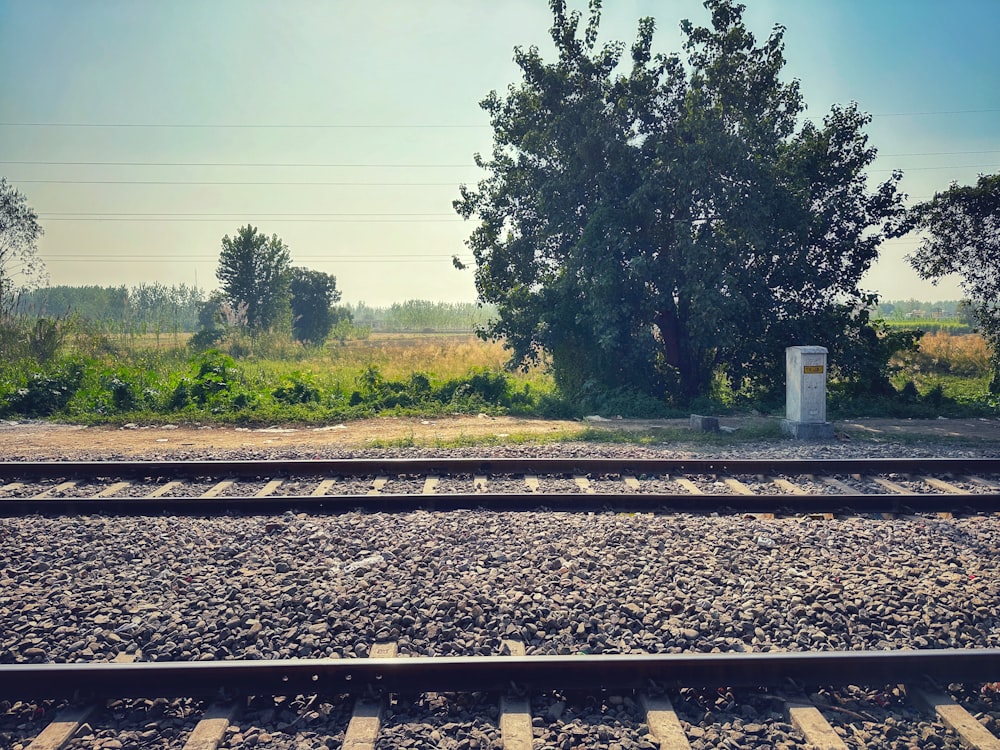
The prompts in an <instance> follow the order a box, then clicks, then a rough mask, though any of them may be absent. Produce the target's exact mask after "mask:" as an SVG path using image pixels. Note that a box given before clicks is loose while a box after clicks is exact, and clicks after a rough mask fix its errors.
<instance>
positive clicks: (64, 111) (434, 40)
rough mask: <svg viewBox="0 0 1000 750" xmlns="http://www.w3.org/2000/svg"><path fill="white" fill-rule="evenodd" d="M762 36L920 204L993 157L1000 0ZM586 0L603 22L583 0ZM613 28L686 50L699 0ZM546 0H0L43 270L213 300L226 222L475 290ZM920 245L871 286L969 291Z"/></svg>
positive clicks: (999, 119) (894, 11)
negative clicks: (495, 125) (491, 109)
mask: <svg viewBox="0 0 1000 750" xmlns="http://www.w3.org/2000/svg"><path fill="white" fill-rule="evenodd" d="M746 4H747V6H748V8H747V11H746V14H745V19H746V21H747V24H748V26H749V28H750V29H751V31H753V33H754V34H755V35H756V36H757V39H758V41H759V42H760V41H763V40H764V39H766V37H767V35H768V34H769V33H770V31H771V29H772V27H773V26H774V25H775V24H777V23H780V24H782V25H783V26H785V27H786V33H785V43H786V50H785V55H786V58H787V65H786V68H785V78H786V79H787V80H791V79H793V78H795V79H798V80H799V81H800V84H801V88H802V93H803V96H804V100H805V102H806V104H807V105H808V109H807V111H806V116H807V117H808V118H810V119H812V120H814V121H817V122H819V121H821V120H822V118H823V116H824V114H826V113H827V112H828V111H829V109H830V107H831V106H832V105H834V104H847V103H849V102H852V101H854V102H857V103H858V105H859V107H860V108H861V110H862V111H865V112H868V113H870V114H871V115H872V122H871V124H870V126H869V127H868V130H867V132H868V134H869V137H870V142H871V144H872V145H874V146H875V147H876V148H877V149H878V150H879V158H878V160H877V161H876V163H875V164H874V165H873V167H872V169H871V172H870V177H871V179H872V181H873V182H878V181H881V180H884V179H886V178H887V177H888V176H889V174H890V172H891V170H893V169H901V170H903V172H904V179H903V182H902V189H903V190H904V191H905V192H906V193H907V194H909V196H911V201H919V200H925V199H927V198H930V197H932V196H933V194H934V193H935V192H937V191H940V190H945V189H947V188H948V186H949V185H950V184H951V183H952V182H953V181H954V182H958V183H959V184H971V183H973V182H975V180H976V178H977V176H978V175H979V174H981V173H985V174H991V173H995V172H997V171H1000V84H998V83H997V73H998V71H1000V45H998V44H996V30H997V28H1000V2H997V0H951V1H950V2H942V0H746ZM569 6H570V8H577V9H580V10H582V11H584V12H585V11H586V6H585V2H583V0H569ZM604 6H605V7H604V12H603V15H602V24H601V39H602V40H603V41H610V40H621V41H624V42H626V44H631V42H632V41H633V40H634V39H635V30H636V23H637V21H638V19H639V18H641V17H644V16H652V17H654V18H655V19H656V22H657V33H656V36H655V37H654V47H655V49H656V50H657V51H662V52H680V51H681V44H682V36H681V34H680V32H679V29H678V23H679V21H680V20H681V19H682V18H688V19H690V20H691V21H692V22H694V23H695V24H697V25H708V24H709V20H710V19H709V15H708V12H707V11H706V10H705V9H704V7H703V6H702V5H701V3H700V2H698V1H697V0H657V1H654V0H605V2H604ZM550 26H551V14H550V12H549V9H548V3H547V1H546V0H503V1H502V2H492V1H489V0H421V2H415V0H282V2H278V1H277V0H274V1H273V2H262V1H260V0H211V1H209V2H205V1H204V0H172V1H171V2H169V3H166V2H156V1H155V0H89V1H88V2H78V1H77V0H0V176H4V177H6V178H7V179H8V181H9V182H11V183H12V184H13V185H14V186H15V187H16V188H17V189H19V190H20V191H21V192H22V193H23V194H24V195H25V196H26V197H27V200H28V203H29V205H31V206H32V207H33V208H34V209H35V210H36V211H37V212H38V214H39V219H40V221H41V224H42V226H43V227H44V230H45V234H44V236H43V237H42V239H41V240H40V242H39V245H38V249H39V253H40V255H41V257H42V259H43V260H44V261H45V264H46V267H47V269H48V273H49V278H50V283H52V284H70V285H86V284H98V285H119V284H125V285H134V284H139V283H152V282H159V283H162V284H166V285H173V284H188V285H197V286H199V287H202V288H204V289H213V288H215V287H216V286H217V283H218V282H217V280H216V277H215V271H216V268H217V266H218V257H219V250H220V247H221V240H222V237H223V236H224V235H233V234H235V233H236V231H237V230H238V229H239V227H240V226H243V225H244V224H247V223H251V224H253V225H254V226H256V227H258V229H259V230H260V231H262V232H264V233H265V234H267V235H271V234H277V235H278V236H279V237H280V238H281V239H282V240H283V241H284V242H285V243H286V244H287V245H288V247H289V249H290V252H291V257H292V262H293V264H294V265H299V266H306V267H308V268H312V269H315V270H319V271H324V272H326V273H331V274H333V275H335V276H336V277H337V285H338V288H339V289H340V290H341V291H342V292H343V300H344V301H346V302H353V303H357V302H365V303H366V304H369V305H375V306H385V305H389V304H391V303H393V302H397V301H403V300H407V299H429V300H438V301H445V302H467V301H473V300H474V299H475V297H476V291H475V285H474V282H473V276H472V271H471V270H465V271H458V270H456V269H455V268H453V266H452V263H451V258H452V256H453V255H458V256H460V257H462V258H464V259H466V260H471V252H470V251H469V250H468V249H467V248H466V247H465V244H464V242H465V239H466V238H467V237H468V236H469V234H470V232H471V230H472V228H473V225H472V224H471V223H470V222H464V221H463V220H462V219H461V218H459V217H458V216H457V215H456V214H455V213H454V211H453V209H452V201H453V200H454V199H455V198H456V197H458V185H459V184H461V183H470V184H472V183H475V182H476V180H477V179H478V178H479V177H480V176H481V174H480V172H479V170H478V169H477V168H476V167H475V166H474V163H473V154H475V153H476V152H480V153H484V154H488V153H489V152H490V149H491V135H492V133H491V130H490V128H489V125H488V120H487V117H486V114H485V113H484V112H483V111H482V110H481V109H480V108H479V106H478V103H479V102H480V101H481V100H482V98H483V97H484V96H486V95H487V94H488V93H489V92H490V91H491V90H498V91H503V90H505V89H506V88H507V87H508V85H510V84H513V83H517V82H519V81H520V76H519V71H518V69H517V67H516V66H515V65H514V63H513V60H512V54H513V49H514V47H515V46H518V45H520V46H529V45H532V44H535V45H538V46H539V48H540V49H541V50H542V53H543V55H545V56H546V57H547V58H548V59H552V55H551V43H550V41H549V39H548V29H549V27H550ZM915 245H916V239H915V238H912V237H908V238H902V239H900V240H897V241H893V242H890V243H887V244H886V245H884V246H883V249H882V255H881V258H880V260H879V261H878V263H877V264H876V266H875V267H874V268H873V269H872V270H871V271H870V272H869V274H868V275H867V276H866V277H865V279H864V281H863V286H864V287H865V288H866V289H869V290H872V291H876V292H878V293H879V294H880V295H881V296H882V298H883V299H885V300H894V299H910V298H915V299H920V300H927V301H935V300H941V299H957V298H959V297H961V296H962V295H961V291H960V289H959V286H958V284H957V280H956V279H945V280H943V281H942V282H941V283H940V284H938V285H937V286H932V285H931V284H930V283H929V282H925V281H922V280H920V279H919V278H918V277H917V276H916V274H915V272H914V271H913V270H912V269H910V267H909V265H908V264H907V263H906V261H905V260H904V256H905V254H906V253H907V252H909V251H912V250H913V249H914V247H915Z"/></svg>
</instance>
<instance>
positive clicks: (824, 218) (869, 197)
mask: <svg viewBox="0 0 1000 750" xmlns="http://www.w3.org/2000/svg"><path fill="white" fill-rule="evenodd" d="M706 7H707V8H708V9H709V10H710V11H711V16H712V24H711V27H697V26H695V25H693V24H691V23H690V22H687V21H684V22H682V24H681V27H682V29H683V31H684V33H685V34H686V36H687V42H686V44H685V52H686V64H685V62H684V61H682V59H681V57H680V56H679V55H654V54H653V52H652V40H653V31H654V22H653V21H652V19H648V18H647V19H643V20H641V21H640V22H639V28H638V36H637V39H636V41H635V43H634V44H633V46H632V47H631V54H630V58H631V59H630V61H629V62H628V63H626V62H625V61H624V60H623V55H624V51H625V49H624V46H623V45H621V44H619V43H610V44H606V45H604V46H603V47H598V46H597V36H598V26H599V19H600V2H599V0H591V3H590V15H589V18H588V22H587V24H586V27H585V28H584V29H583V30H582V32H581V30H580V21H581V15H580V14H579V13H575V12H574V13H569V12H567V9H566V4H565V1H564V0H551V8H552V14H553V26H552V29H551V36H552V40H553V42H554V44H555V48H556V51H557V59H556V60H555V61H554V62H550V63H547V62H545V61H544V60H543V59H542V56H541V54H540V52H539V51H538V49H536V48H534V47H531V48H529V49H522V48H517V49H516V50H515V55H514V57H515V61H516V63H517V64H518V65H519V67H520V68H521V71H522V74H523V81H522V82H521V83H520V84H518V85H514V86H511V87H510V88H509V89H508V91H507V92H506V94H505V95H500V94H497V93H496V92H492V93H491V94H490V95H489V96H488V97H486V99H485V100H484V101H483V102H482V107H483V108H484V109H485V110H486V112H487V113H488V114H489V116H490V121H491V124H492V127H493V131H494V136H493V137H494V145H493V151H492V154H491V156H490V157H489V158H483V157H481V156H479V155H477V156H476V159H477V163H478V164H479V166H480V167H482V168H483V169H484V170H486V172H487V177H486V178H485V179H483V180H482V181H480V182H479V184H478V185H477V186H476V187H469V186H465V185H463V186H461V197H460V199H459V200H457V201H456V202H455V207H456V210H457V211H458V212H459V213H460V214H461V215H462V216H463V217H465V218H467V219H469V218H473V217H475V218H476V219H478V225H477V226H476V227H475V228H474V230H473V231H472V234H471V237H470V239H469V240H468V244H469V246H470V248H471V249H472V251H473V254H474V257H475V261H476V285H477V289H478V292H479V296H480V299H481V300H483V301H485V302H491V303H495V304H496V306H497V309H498V315H497V317H496V319H495V320H494V321H493V322H492V323H490V324H489V325H488V326H487V327H486V328H485V329H484V330H483V331H482V333H483V335H486V336H491V337H495V338H502V339H504V340H505V341H506V343H507V345H508V346H509V347H510V348H511V350H512V358H511V364H524V363H528V362H531V361H533V360H537V359H538V357H539V355H540V354H541V353H542V352H546V353H548V355H549V356H550V357H551V362H552V365H553V370H554V373H555V376H556V379H557V383H558V384H559V385H560V387H561V388H562V389H563V391H564V392H566V393H570V394H581V393H586V392H588V390H589V389H609V388H622V387H623V388H627V389H631V390H636V391H640V392H643V393H648V394H652V395H655V396H657V397H662V396H668V397H674V398H679V399H682V400H683V399H688V398H691V397H693V396H696V395H699V394H703V393H705V392H707V391H708V390H709V388H710V384H711V381H712V377H713V373H715V372H716V371H719V370H721V371H723V372H725V373H726V374H727V375H728V376H729V377H730V378H731V379H732V380H733V382H735V383H736V384H737V385H743V384H745V383H748V382H749V383H751V384H752V385H754V386H756V387H758V388H762V389H773V388H774V387H775V385H776V384H777V383H780V380H781V378H782V377H783V363H784V357H783V350H784V348H785V347H786V346H789V345H793V344H804V343H820V344H826V345H834V342H837V341H843V340H844V334H845V331H846V332H847V336H848V338H854V339H858V338H863V337H864V336H866V335H869V334H870V333H871V331H870V329H869V328H868V326H867V321H866V320H865V319H864V318H863V316H861V317H859V316H858V315H857V314H856V313H855V311H856V310H859V309H861V308H863V307H864V304H865V303H867V302H870V301H871V297H870V296H869V295H865V294H864V293H863V292H861V291H860V290H859V288H858V283H859V280H860V278H861V276H862V275H863V274H864V272H865V271H866V270H867V269H868V267H869V266H870V265H871V263H872V261H873V260H874V259H875V258H876V257H877V252H878V246H879V244H880V242H881V241H882V239H883V237H884V235H885V232H886V230H887V228H888V224H889V223H890V222H891V220H893V219H894V218H896V217H897V215H898V214H899V212H900V211H901V210H902V209H901V204H900V196H899V195H898V194H897V190H896V185H897V183H898V180H899V175H893V177H891V178H890V179H889V180H887V181H886V182H884V183H883V184H881V185H879V186H878V187H877V188H876V189H875V190H874V191H873V192H872V191H869V190H868V189H867V188H866V174H865V170H866V168H867V167H868V166H869V165H870V164H871V162H872V160H873V159H874V158H875V150H874V149H873V148H871V147H869V146H868V143H867V138H866V136H865V134H864V132H863V131H864V127H865V126H866V124H867V123H868V118H867V116H865V115H863V114H861V113H860V112H858V111H857V109H856V108H855V107H854V106H847V107H834V108H833V109H832V110H831V112H830V113H829V114H828V115H827V116H826V118H825V119H824V121H823V123H822V124H821V125H817V124H814V123H812V122H809V121H805V122H803V123H801V124H800V123H799V116H800V114H801V113H802V111H803V110H804V104H803V102H802V99H801V96H800V93H799V87H798V85H797V82H794V81H792V82H787V83H786V82H783V81H782V80H781V78H780V74H781V71H782V68H783V66H784V57H783V47H784V45H783V31H784V30H783V28H782V27H780V26H777V27H775V29H774V30H773V32H772V34H771V35H770V36H769V38H768V39H767V40H766V41H765V42H764V43H763V44H761V45H758V44H757V42H756V40H755V39H754V37H753V35H752V34H751V33H750V32H749V31H748V30H747V29H746V27H745V25H744V23H743V19H742V14H743V11H744V6H742V5H739V4H736V3H734V2H732V1H731V0H708V2H706ZM835 353H836V352H835Z"/></svg>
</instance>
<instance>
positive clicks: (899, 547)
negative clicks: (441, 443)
mask: <svg viewBox="0 0 1000 750" xmlns="http://www.w3.org/2000/svg"><path fill="white" fill-rule="evenodd" d="M428 453H429V452H428V451H422V450H416V449H408V450H404V451H392V452H389V451H382V452H378V453H375V452H371V453H366V454H362V455H370V456H372V457H375V456H376V455H390V454H391V455H404V456H416V455H427V454H428ZM456 454H457V455H463V454H464V455H476V456H478V455H485V454H490V455H546V456H553V455H580V456H586V455H604V456H625V455H628V456H640V455H641V456H659V457H674V456H677V457H681V456H692V455H697V453H696V452H694V451H685V452H677V451H656V450H653V449H651V448H632V447H623V446H613V445H600V446H590V445H558V446H547V447H545V448H538V447H535V448H530V447H526V446H511V447H508V448H500V449H466V450H463V451H453V452H450V455H456ZM724 454H725V456H727V457H747V458H749V457H755V458H763V457H782V456H784V457H801V458H805V457H821V458H822V457H827V458H835V457H836V458H842V457H851V456H852V455H855V456H865V457H872V456H876V455H878V456H891V455H899V456H910V457H920V456H946V455H962V456H966V455H970V456H974V455H981V454H978V453H977V452H976V451H974V450H971V449H963V450H961V451H951V452H947V451H932V450H931V449H929V448H927V447H926V446H923V447H922V446H916V447H914V446H908V447H903V448H900V447H896V446H864V447H863V449H861V448H859V447H858V446H852V445H841V444H830V445H822V446H818V445H796V444H787V443H781V444H767V445H761V446H754V447H750V448H747V447H744V448H740V449H735V448H733V449H727V450H726V451H725V452H724ZM351 455H359V454H357V453H355V454H351ZM712 455H713V456H719V455H720V453H719V452H716V453H713V454H712ZM186 457H188V458H196V457H202V458H204V457H207V456H193V455H189V456H186ZM211 457H212V458H219V459H233V458H251V457H253V458H279V457H288V458H291V457H300V456H295V455H292V454H289V453H284V454H277V453H275V454H269V455H267V456H263V455H260V454H259V453H257V454H254V455H253V456H249V455H238V454H234V453H217V454H214V455H212V456H211ZM311 457H331V458H332V457H337V456H336V455H329V456H325V455H324V456H316V455H315V453H313V454H312V455H311ZM491 489H493V487H492V484H491ZM0 536H2V538H3V539H4V540H5V543H4V545H2V546H0V662H65V661H70V662H73V661H91V660H111V659H112V658H114V657H115V656H116V655H118V654H119V653H122V652H125V653H136V652H137V651H138V652H141V653H140V656H139V658H140V659H141V660H154V661H155V660H174V659H179V660H188V659H230V658H233V659H261V658H289V657H306V658H316V657H325V656H339V657H343V658H354V657H364V656H367V654H368V652H369V649H370V648H371V646H372V645H373V644H374V643H376V642H378V641H387V640H394V641H397V642H398V647H399V653H400V656H406V655H418V654H419V655H484V656H489V655H499V654H501V653H502V652H503V640H504V639H515V640H517V639H519V640H522V641H523V642H524V644H525V647H526V651H527V653H528V654H575V653H639V652H673V653H679V652H684V651H701V652H709V651H716V650H718V651H767V650H773V649H783V650H814V649H831V650H850V649H898V648H976V647H993V648H996V647H1000V616H998V614H997V612H998V611H1000V608H998V603H1000V555H998V554H997V552H998V550H1000V517H998V516H995V515H991V516H983V517H964V518H956V519H947V520H945V519H941V518H938V517H936V516H913V517H901V518H896V519H883V518H865V517H844V518H837V519H835V520H819V519H811V518H778V519H774V520H758V519H755V518H752V517H743V516H739V515H724V516H718V517H711V516H709V517H705V516H690V515H655V514H617V513H594V514H572V513H558V512H540V513H490V512H484V511H461V512H453V513H449V514H436V513H432V512H425V511H418V512H412V513H402V514H382V513H371V514H364V513H359V512H351V513H346V514H343V515H330V516H322V515H316V516H312V515H306V514H293V513H286V514H282V515H277V516H246V517H219V518H211V519H208V518H196V517H155V518H127V517H122V518H107V517H96V516H80V517H73V518H40V517H29V518H18V519H14V518H7V519H0ZM557 702H558V697H555V696H553V697H552V698H551V699H550V700H549V702H548V703H546V704H544V705H542V707H541V708H539V709H536V711H540V712H541V715H542V716H543V717H544V716H545V715H547V713H548V712H549V708H551V705H552V704H554V703H557ZM533 708H534V707H533ZM977 708H978V709H979V710H980V711H981V712H982V714H981V715H984V718H985V717H986V716H990V717H992V716H994V715H995V714H992V713H991V711H990V708H992V706H990V707H986V706H982V705H977ZM428 710H429V709H428ZM608 710H611V711H612V713H613V711H614V710H617V707H613V708H612V709H607V707H606V708H605V712H606V713H607V711H608ZM769 710H771V709H769V708H768V709H767V710H764V709H761V710H760V711H755V709H754V708H753V706H751V707H750V708H748V709H746V710H745V711H744V712H743V713H742V714H738V715H736V716H735V718H734V719H733V720H731V719H730V718H729V717H724V718H723V719H720V720H719V721H718V722H716V724H714V725H713V727H711V728H709V729H708V730H703V731H710V732H717V731H722V730H723V729H725V728H726V726H727V725H728V727H729V729H732V727H733V725H734V720H735V719H738V720H739V721H738V722H736V723H737V724H739V726H738V727H737V729H738V731H740V732H742V733H743V735H744V737H749V738H750V739H745V740H744V742H737V743H736V744H733V745H732V746H734V747H739V746H742V745H746V746H752V745H751V744H747V743H751V742H752V740H753V732H756V731H757V728H756V726H757V725H758V724H766V725H768V726H769V727H774V726H777V729H774V730H773V731H776V732H777V733H778V734H777V735H776V737H778V738H779V739H784V738H783V737H782V734H781V733H782V732H786V731H787V727H784V726H782V725H781V724H780V722H779V723H778V724H775V723H774V722H775V719H774V717H773V716H770V715H768V714H767V711H769ZM536 715H538V714H536ZM567 716H570V714H567ZM487 718H488V719H493V718H495V717H490V716H487ZM612 718H614V719H615V720H616V721H617V720H619V719H620V717H618V716H617V715H613V716H612ZM691 718H692V719H694V718H696V717H694V716H692V717H691ZM413 721H417V719H416V718H414V717H413V716H409V715H407V716H405V717H404V716H403V715H402V714H401V715H400V716H399V721H398V723H399V724H400V725H405V724H410V723H413ZM435 721H436V722H437V723H438V725H439V724H440V723H442V722H443V723H445V724H447V723H449V722H447V721H445V720H444V719H443V718H440V717H439V718H438V719H435ZM453 721H457V720H453ZM469 721H470V722H473V723H472V724H469V726H472V727H478V728H476V731H477V732H479V731H482V732H484V733H485V734H484V735H483V737H482V739H481V745H482V746H483V747H489V746H490V745H489V743H490V742H493V741H494V739H495V737H494V734H493V730H492V728H491V727H490V726H489V724H488V723H487V724H484V725H482V726H480V725H479V724H476V723H475V722H476V721H479V720H478V719H475V718H473V719H469ZM547 721H548V720H547ZM635 721H636V722H638V723H641V717H639V718H637V719H635ZM431 723H433V722H427V726H431ZM692 723H694V722H692ZM746 724H749V725H751V727H752V728H753V731H752V732H750V733H749V735H748V733H747V730H746V729H745V725H746ZM463 726H464V725H463ZM608 726H609V727H612V728H611V729H606V731H607V732H611V734H609V735H608V736H609V738H610V739H609V740H608V741H609V742H611V741H615V742H619V741H620V742H621V744H622V746H623V747H630V746H636V747H641V746H642V745H641V744H638V743H640V742H641V737H642V735H641V734H640V735H638V737H637V736H636V735H635V734H633V733H632V732H631V729H630V731H628V732H622V733H621V734H622V736H623V737H624V736H625V735H629V736H630V737H631V739H629V740H619V737H618V732H617V730H614V729H613V724H608ZM842 726H843V728H844V731H845V732H846V733H848V734H849V735H850V739H851V741H852V742H853V743H858V744H857V745H856V746H865V745H864V744H863V743H862V742H861V739H860V738H861V737H863V736H864V732H866V731H869V729H870V728H869V727H865V726H863V725H858V724H853V725H851V726H850V727H848V726H847V725H846V724H843V725H842ZM907 726H908V723H907V722H906V721H903V720H901V721H900V722H899V729H898V732H899V736H898V737H895V738H894V742H898V743H906V742H911V743H912V744H914V745H915V746H921V745H920V743H921V739H920V735H921V733H922V734H923V735H924V738H923V741H924V742H927V741H928V739H927V738H928V737H929V736H930V734H929V733H930V732H937V728H936V727H932V728H931V729H928V728H927V726H926V725H925V724H920V723H919V722H914V723H913V727H914V729H913V730H912V731H910V730H909V729H907ZM536 728H537V729H538V730H539V733H538V735H537V736H536V738H537V739H539V740H543V741H544V742H551V743H553V746H559V744H560V743H561V742H562V741H564V740H565V738H566V737H571V736H574V735H573V732H575V731H576V730H575V729H571V730H566V729H564V728H560V727H555V728H550V727H549V726H548V724H546V726H545V727H542V726H537V727H536ZM855 730H857V731H855ZM438 731H440V727H439V728H438ZM470 731H471V730H470ZM727 731H728V730H727ZM768 731H772V730H771V729H768ZM334 734H335V733H334V732H333V731H329V735H330V736H333V735H334ZM543 735H544V736H543ZM563 735H564V736H563ZM713 737H714V735H713ZM477 741H480V740H479V739H477ZM711 741H715V740H714V739H713V740H711ZM707 742H709V740H706V743H707ZM629 743H634V744H632V745H630V744H629ZM585 746H587V745H585ZM705 746H706V747H707V746H709V745H708V744H705ZM870 746H873V747H874V746H876V745H870ZM899 746H900V747H906V746H907V745H906V744H899ZM940 746H942V747H947V746H950V745H948V744H943V745H940Z"/></svg>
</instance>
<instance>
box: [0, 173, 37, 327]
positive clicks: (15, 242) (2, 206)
mask: <svg viewBox="0 0 1000 750" xmlns="http://www.w3.org/2000/svg"><path fill="white" fill-rule="evenodd" d="M43 231H44V230H43V229H42V227H41V225H40V224H39V223H38V214H36V213H35V211H34V209H32V208H31V207H30V206H29V205H28V201H27V199H26V198H25V197H24V194H23V193H21V192H20V191H19V190H17V189H16V188H15V187H14V186H13V185H11V184H10V183H8V182H7V180H6V178H4V177H0V319H2V318H5V317H8V316H9V315H10V314H11V313H13V312H14V310H15V309H16V307H17V300H18V297H19V290H20V289H22V288H29V289H30V288H32V287H35V286H40V285H41V284H42V283H44V281H45V278H46V277H45V264H44V263H42V259H41V258H40V257H39V255H38V238H39V237H41V236H42V234H43Z"/></svg>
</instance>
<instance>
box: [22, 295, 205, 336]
mask: <svg viewBox="0 0 1000 750" xmlns="http://www.w3.org/2000/svg"><path fill="white" fill-rule="evenodd" d="M205 299H206V295H205V292H204V291H202V290H201V289H198V288H197V287H192V286H187V285H186V284H181V285H180V286H164V285H163V284H159V283H153V284H140V285H139V286H133V287H126V286H124V285H123V286H50V287H44V288H42V289H35V290H31V291H26V292H25V293H24V297H23V300H22V309H23V310H24V311H25V312H26V313H27V314H28V315H30V316H32V317H38V318H69V317H76V318H79V319H81V320H84V321H88V322H90V323H96V324H99V325H104V326H107V327H109V328H111V329H113V330H115V331H118V332H122V333H138V332H147V331H155V332H163V333H182V332H189V333H190V332H194V331H197V330H198V308H199V306H200V305H201V304H202V303H203V302H204V301H205Z"/></svg>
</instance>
